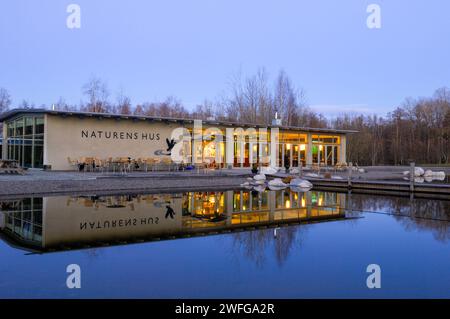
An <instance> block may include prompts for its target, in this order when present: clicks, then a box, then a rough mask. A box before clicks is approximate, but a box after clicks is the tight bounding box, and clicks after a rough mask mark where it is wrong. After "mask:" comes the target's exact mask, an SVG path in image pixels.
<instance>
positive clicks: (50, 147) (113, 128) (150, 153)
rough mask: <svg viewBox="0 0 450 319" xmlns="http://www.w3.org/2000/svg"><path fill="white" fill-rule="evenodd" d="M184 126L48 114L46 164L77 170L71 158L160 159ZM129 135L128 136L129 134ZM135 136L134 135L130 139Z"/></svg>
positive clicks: (46, 121) (55, 167)
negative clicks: (176, 130)
mask: <svg viewBox="0 0 450 319" xmlns="http://www.w3.org/2000/svg"><path fill="white" fill-rule="evenodd" d="M180 126H181V125H180V124H177V123H170V124H165V123H162V122H148V121H132V120H116V119H100V120H99V119H95V118H77V117H66V118H64V117H61V116H54V115H46V120H45V144H44V165H51V166H52V169H53V170H69V169H73V167H71V166H70V165H69V162H68V159H67V158H68V157H70V158H72V159H78V158H80V157H99V158H102V159H106V158H108V157H113V158H115V157H131V158H139V157H143V158H147V157H157V156H156V155H155V151H158V150H162V151H166V149H167V143H166V138H170V135H171V133H172V130H173V129H175V128H177V127H180ZM127 133H128V135H127ZM130 134H131V136H130Z"/></svg>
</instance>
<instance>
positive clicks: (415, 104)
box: [0, 69, 450, 165]
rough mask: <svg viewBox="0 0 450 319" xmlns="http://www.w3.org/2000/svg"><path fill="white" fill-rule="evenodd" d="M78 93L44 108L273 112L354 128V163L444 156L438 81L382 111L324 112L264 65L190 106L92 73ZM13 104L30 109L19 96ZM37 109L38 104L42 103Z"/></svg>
mask: <svg viewBox="0 0 450 319" xmlns="http://www.w3.org/2000/svg"><path fill="white" fill-rule="evenodd" d="M82 93H83V95H84V96H85V98H86V99H85V100H84V101H81V102H80V103H79V104H77V105H73V104H69V103H67V102H66V101H65V99H64V98H63V97H60V98H59V99H58V100H57V101H56V102H55V103H53V105H52V107H53V108H55V109H56V110H62V111H85V112H98V113H114V114H125V115H132V114H133V115H146V116H161V117H176V118H195V119H203V120H206V119H211V118H214V119H216V120H222V121H233V122H241V123H257V124H264V125H268V124H271V122H272V119H273V118H274V114H275V113H278V115H279V117H280V118H281V119H282V122H283V125H287V126H300V127H316V128H335V129H349V130H357V131H359V133H356V134H350V135H349V137H348V145H347V153H348V154H347V158H348V161H352V162H355V163H358V164H359V165H405V164H408V163H409V161H410V160H414V161H416V163H419V164H449V163H450V89H448V88H440V89H438V90H436V92H435V93H434V94H433V95H432V96H431V97H422V98H407V99H405V101H404V102H403V103H402V104H401V105H399V106H397V107H395V108H394V110H393V111H392V112H389V113H388V114H387V115H385V116H379V115H365V114H355V113H347V114H345V113H343V114H341V115H339V116H337V117H333V118H327V117H326V116H324V115H323V114H321V113H318V112H315V111H313V110H312V109H311V108H309V107H308V105H307V102H306V95H305V92H304V90H303V89H302V88H300V87H297V86H296V85H295V84H294V83H293V81H292V80H291V78H290V77H289V76H288V75H287V73H286V72H284V71H283V70H281V71H280V72H279V73H278V75H277V76H276V78H275V80H274V81H272V82H271V81H270V79H269V76H268V73H267V72H266V70H265V69H260V70H258V71H257V72H256V73H255V74H253V75H251V76H248V77H242V75H241V74H237V75H235V76H234V77H233V78H231V80H230V81H229V83H228V88H227V90H226V91H225V93H224V94H223V95H222V96H220V97H218V98H217V99H215V100H214V101H211V100H204V101H203V102H202V103H200V104H199V105H197V106H196V107H195V108H194V109H193V110H189V109H187V108H186V107H185V106H184V105H183V103H182V102H181V101H180V100H178V99H177V98H176V97H173V96H170V97H168V98H166V99H165V100H163V101H158V102H154V101H153V102H147V101H146V102H142V103H137V104H135V105H133V104H132V101H131V98H130V97H129V96H128V95H126V94H125V93H124V91H123V90H122V89H121V90H119V91H118V92H117V93H116V95H115V98H114V99H112V98H111V94H110V91H109V89H108V86H107V84H106V82H105V81H103V80H102V79H100V78H98V77H92V78H91V79H90V80H89V81H88V82H87V83H86V84H85V85H83V86H82ZM11 106H12V99H11V96H10V94H9V92H8V91H7V90H6V89H4V88H0V113H2V112H5V111H7V110H8V109H10V108H11ZM16 107H19V108H36V106H35V105H34V104H33V103H30V102H28V101H22V102H21V103H19V104H18V105H16ZM39 108H46V106H45V105H41V106H39Z"/></svg>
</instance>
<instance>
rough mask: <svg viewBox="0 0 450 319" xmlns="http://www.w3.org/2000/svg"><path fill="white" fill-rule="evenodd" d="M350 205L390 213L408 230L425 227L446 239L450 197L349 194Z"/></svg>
mask: <svg viewBox="0 0 450 319" xmlns="http://www.w3.org/2000/svg"><path fill="white" fill-rule="evenodd" d="M352 208H353V209H355V210H361V211H374V212H385V213H389V214H393V215H394V218H395V219H396V220H397V221H398V222H399V223H401V224H402V225H403V226H404V227H405V229H406V230H408V231H412V230H419V231H429V232H431V233H432V234H433V236H434V238H435V239H436V240H438V241H441V242H447V241H448V240H450V223H449V222H450V201H445V200H428V199H410V198H407V197H381V196H380V197H377V196H365V195H356V194H353V195H352ZM405 217H411V218H405Z"/></svg>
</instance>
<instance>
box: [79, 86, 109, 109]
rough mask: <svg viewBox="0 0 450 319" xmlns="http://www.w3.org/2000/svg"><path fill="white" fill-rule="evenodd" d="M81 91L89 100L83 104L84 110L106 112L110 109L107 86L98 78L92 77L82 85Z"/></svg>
mask: <svg viewBox="0 0 450 319" xmlns="http://www.w3.org/2000/svg"><path fill="white" fill-rule="evenodd" d="M83 93H84V94H85V95H86V96H87V97H88V99H89V102H88V103H87V104H86V105H85V106H84V110H85V111H87V112H95V113H108V112H109V111H110V106H109V103H108V97H109V91H108V86H107V85H106V83H105V82H103V81H102V80H101V79H100V78H97V77H92V78H91V79H90V80H89V82H87V83H86V84H85V85H83Z"/></svg>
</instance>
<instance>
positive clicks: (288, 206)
mask: <svg viewBox="0 0 450 319" xmlns="http://www.w3.org/2000/svg"><path fill="white" fill-rule="evenodd" d="M286 208H291V201H290V200H289V199H288V200H287V201H286Z"/></svg>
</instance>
